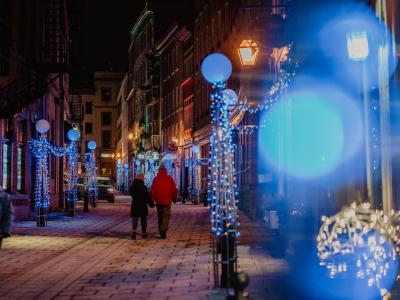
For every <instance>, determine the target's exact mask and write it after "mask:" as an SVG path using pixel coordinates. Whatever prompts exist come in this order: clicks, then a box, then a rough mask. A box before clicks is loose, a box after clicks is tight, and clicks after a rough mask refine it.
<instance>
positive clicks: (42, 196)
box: [30, 119, 64, 226]
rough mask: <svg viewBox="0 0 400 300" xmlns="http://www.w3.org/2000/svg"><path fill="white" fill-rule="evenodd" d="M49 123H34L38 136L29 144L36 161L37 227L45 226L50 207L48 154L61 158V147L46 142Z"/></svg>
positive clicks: (40, 121)
mask: <svg viewBox="0 0 400 300" xmlns="http://www.w3.org/2000/svg"><path fill="white" fill-rule="evenodd" d="M49 128H50V125H49V122H47V121H46V120H44V119H42V120H39V121H38V122H37V123H36V131H37V132H38V133H39V134H40V136H39V138H37V139H34V140H32V141H31V142H30V148H31V151H32V154H33V156H34V157H35V159H36V179H35V207H36V210H37V226H47V210H48V208H49V206H50V193H49V190H50V187H49V168H48V159H49V154H50V153H51V154H53V155H55V156H59V157H60V156H63V155H64V148H63V147H54V146H52V145H51V144H50V143H49V141H48V140H47V132H48V131H49Z"/></svg>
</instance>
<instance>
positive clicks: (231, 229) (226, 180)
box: [208, 82, 240, 236]
mask: <svg viewBox="0 0 400 300" xmlns="http://www.w3.org/2000/svg"><path fill="white" fill-rule="evenodd" d="M224 89H225V83H224V82H219V83H216V84H213V90H214V92H213V93H212V94H211V120H212V130H213V131H212V135H211V139H210V146H211V147H210V160H209V163H210V168H209V178H208V179H209V180H208V201H209V203H210V204H211V231H212V233H213V234H215V235H216V236H221V235H228V233H232V234H234V235H235V236H239V231H238V230H237V228H238V226H239V225H240V224H239V221H238V213H237V200H236V195H237V193H236V192H235V190H236V184H235V178H234V172H235V168H234V157H233V154H234V153H233V152H234V150H233V145H232V135H231V133H232V128H231V125H230V122H229V115H230V112H229V110H228V105H227V103H226V102H225V100H224V98H223V97H222V93H221V92H222V91H223V90H224Z"/></svg>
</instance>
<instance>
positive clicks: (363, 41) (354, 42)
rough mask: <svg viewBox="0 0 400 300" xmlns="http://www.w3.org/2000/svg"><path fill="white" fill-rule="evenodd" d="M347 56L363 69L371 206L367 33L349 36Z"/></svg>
mask: <svg viewBox="0 0 400 300" xmlns="http://www.w3.org/2000/svg"><path fill="white" fill-rule="evenodd" d="M347 54H348V57H349V59H350V60H352V61H360V62H361V64H362V65H361V68H362V89H363V90H362V93H363V110H364V139H365V163H366V176H367V197H368V200H369V201H370V202H371V204H373V203H374V199H373V187H372V171H371V148H370V138H369V132H370V116H369V106H370V100H369V88H368V77H367V67H366V60H367V58H368V55H369V46H368V35H367V32H366V31H352V32H349V33H348V34H347Z"/></svg>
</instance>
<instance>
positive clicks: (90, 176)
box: [86, 141, 99, 207]
mask: <svg viewBox="0 0 400 300" xmlns="http://www.w3.org/2000/svg"><path fill="white" fill-rule="evenodd" d="M96 147H97V145H96V142H95V141H89V142H88V149H89V150H90V152H89V153H87V154H86V157H87V163H86V179H87V195H88V197H89V202H90V203H91V205H92V207H96V206H97V197H98V195H99V189H98V185H97V167H96V155H95V149H96Z"/></svg>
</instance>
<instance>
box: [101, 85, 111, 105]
mask: <svg viewBox="0 0 400 300" xmlns="http://www.w3.org/2000/svg"><path fill="white" fill-rule="evenodd" d="M101 101H103V102H110V101H111V88H102V89H101Z"/></svg>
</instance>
